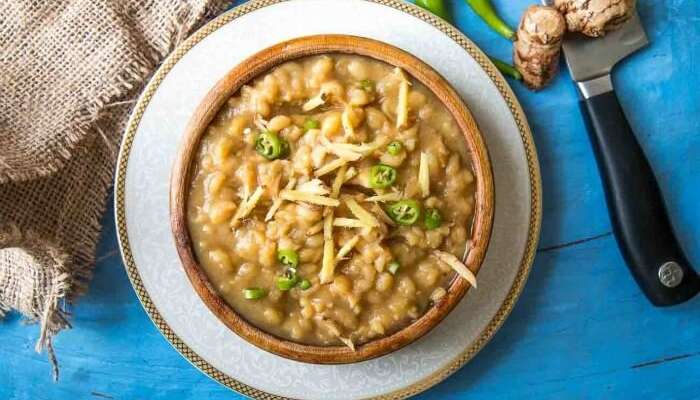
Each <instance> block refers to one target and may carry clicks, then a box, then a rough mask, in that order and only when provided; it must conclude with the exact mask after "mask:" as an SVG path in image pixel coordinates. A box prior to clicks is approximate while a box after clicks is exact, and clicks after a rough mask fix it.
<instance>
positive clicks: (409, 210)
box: [387, 199, 421, 225]
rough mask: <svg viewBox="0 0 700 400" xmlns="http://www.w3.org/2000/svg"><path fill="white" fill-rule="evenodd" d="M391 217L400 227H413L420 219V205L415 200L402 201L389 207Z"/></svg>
mask: <svg viewBox="0 0 700 400" xmlns="http://www.w3.org/2000/svg"><path fill="white" fill-rule="evenodd" d="M387 211H388V214H389V217H391V219H392V220H394V222H396V223H397V224H400V225H413V224H414V223H416V221H418V218H419V217H420V214H421V213H420V204H418V202H417V201H415V200H411V199H408V200H401V201H397V202H396V203H394V204H392V205H390V206H389V209H388V210H387Z"/></svg>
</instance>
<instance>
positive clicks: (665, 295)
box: [544, 0, 700, 306]
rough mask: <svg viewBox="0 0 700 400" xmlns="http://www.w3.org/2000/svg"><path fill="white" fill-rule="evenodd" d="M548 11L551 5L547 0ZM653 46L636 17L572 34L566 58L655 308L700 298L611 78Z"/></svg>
mask: <svg viewBox="0 0 700 400" xmlns="http://www.w3.org/2000/svg"><path fill="white" fill-rule="evenodd" d="M544 3H545V4H546V5H551V4H552V0H545V1H544ZM648 43H649V41H648V39H647V36H646V33H645V32H644V28H643V26H642V23H641V21H640V20H639V16H638V15H637V13H636V12H635V13H634V15H633V16H632V18H631V19H630V20H629V21H627V22H626V23H625V24H624V25H623V26H621V27H620V28H619V29H618V30H616V31H613V32H609V33H608V34H607V35H605V36H603V37H601V38H595V39H594V38H588V37H584V36H583V35H580V34H571V33H570V34H568V35H567V36H566V37H565V38H564V41H563V45H562V46H563V53H564V57H565V59H566V64H567V66H568V68H569V72H570V73H571V77H572V78H573V80H574V81H575V82H576V85H577V87H578V89H579V92H580V95H581V101H580V106H581V113H582V114H583V117H584V121H585V123H586V126H587V130H588V134H589V137H590V140H591V144H592V147H593V151H594V153H595V156H596V160H597V163H598V169H599V170H600V174H601V180H602V183H603V189H604V191H605V197H606V202H607V204H608V211H609V214H610V221H611V223H612V228H613V232H614V233H615V239H616V240H617V243H618V246H619V248H620V252H621V253H622V256H623V258H624V260H625V263H626V264H627V267H628V268H629V270H630V272H631V273H632V276H633V277H634V279H635V280H636V281H637V284H638V285H639V286H640V288H641V289H642V292H644V294H645V295H646V296H647V298H648V299H649V300H650V301H651V303H652V304H654V305H656V306H670V305H674V304H680V303H683V302H685V301H687V300H689V299H691V298H692V297H694V296H695V295H696V294H697V293H698V292H700V278H698V275H697V273H696V272H695V270H694V269H693V268H692V267H691V266H690V263H689V262H688V258H687V257H686V256H685V254H684V252H683V250H682V248H681V245H680V243H679V241H678V239H677V238H676V236H675V234H674V231H673V227H672V225H671V222H670V219H669V217H668V213H667V211H666V206H665V203H664V200H663V196H662V195H661V190H660V188H659V185H658V183H657V181H656V178H655V177H654V173H653V171H652V169H651V165H650V164H649V161H648V160H647V158H646V156H645V155H644V151H643V149H642V147H641V146H640V144H639V142H638V141H637V139H636V137H635V135H634V132H633V131H632V128H631V127H630V125H629V122H628V121H627V117H626V116H625V113H624V111H623V109H622V106H621V105H620V101H619V99H618V98H617V95H616V94H615V88H614V86H613V82H612V79H611V78H610V74H611V72H612V70H613V67H614V66H615V65H616V64H617V63H618V62H619V61H620V60H622V59H624V58H625V57H627V56H629V55H631V54H633V53H634V52H636V51H637V50H639V49H641V48H642V47H644V46H646V45H647V44H648Z"/></svg>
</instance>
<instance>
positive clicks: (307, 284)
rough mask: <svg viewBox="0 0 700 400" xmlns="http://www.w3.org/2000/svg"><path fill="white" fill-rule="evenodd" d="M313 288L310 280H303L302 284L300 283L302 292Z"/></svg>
mask: <svg viewBox="0 0 700 400" xmlns="http://www.w3.org/2000/svg"><path fill="white" fill-rule="evenodd" d="M310 287H311V281H310V280H308V279H302V280H301V282H299V289H301V290H306V289H308V288H310Z"/></svg>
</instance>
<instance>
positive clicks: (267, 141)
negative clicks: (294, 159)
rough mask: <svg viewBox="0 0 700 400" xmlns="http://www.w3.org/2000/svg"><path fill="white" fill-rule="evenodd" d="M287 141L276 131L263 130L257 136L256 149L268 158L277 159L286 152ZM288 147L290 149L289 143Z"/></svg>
mask: <svg viewBox="0 0 700 400" xmlns="http://www.w3.org/2000/svg"><path fill="white" fill-rule="evenodd" d="M285 143H286V141H285V140H283V139H280V138H279V136H277V134H276V133H275V132H273V131H261V132H260V133H258V136H257V137H256V138H255V151H257V152H258V154H260V155H261V156H263V157H265V158H267V159H268V160H275V159H277V158H279V157H280V156H282V155H283V154H284V151H285ZM286 147H287V149H288V147H289V144H286Z"/></svg>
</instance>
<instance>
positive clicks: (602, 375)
mask: <svg viewBox="0 0 700 400" xmlns="http://www.w3.org/2000/svg"><path fill="white" fill-rule="evenodd" d="M450 3H451V5H452V6H453V7H452V8H453V11H454V13H455V15H456V20H457V25H458V27H459V28H460V29H461V30H462V31H464V32H465V33H466V34H467V35H468V36H470V37H471V38H472V39H473V40H474V41H475V42H476V43H477V44H479V45H480V46H481V47H482V48H483V49H484V50H486V51H487V52H489V53H491V54H493V55H495V56H499V57H501V58H504V59H510V48H509V44H508V43H507V42H505V41H504V40H503V39H501V38H500V37H498V36H496V35H495V34H494V33H492V32H490V31H489V30H488V29H487V28H486V27H485V25H483V23H482V22H481V21H480V20H478V19H477V18H475V17H474V16H473V15H472V13H471V12H470V11H469V10H468V8H467V7H466V5H465V4H464V3H463V2H462V1H461V0H452V1H450ZM494 3H495V4H496V5H497V6H498V8H499V9H500V10H501V11H502V13H503V15H504V18H505V19H506V20H507V21H509V22H510V23H512V24H515V23H516V22H517V19H518V16H519V14H520V12H521V11H522V10H523V9H524V8H525V7H526V6H527V5H528V4H529V3H531V1H526V0H507V1H506V0H494ZM639 9H640V14H641V18H642V20H643V22H644V24H645V27H646V29H647V32H648V34H649V37H650V40H651V45H650V46H649V47H648V48H646V49H645V50H643V51H642V52H640V53H639V54H637V55H636V56H635V57H633V58H631V59H630V60H627V61H626V62H624V63H623V64H622V65H621V66H620V67H619V68H618V70H617V71H616V73H615V82H616V84H617V87H618V92H619V96H620V98H621V101H622V103H623V105H624V107H625V108H626V110H627V113H628V116H629V119H630V122H631V125H632V126H633V127H634V128H635V129H636V131H637V135H638V138H639V140H640V142H641V143H642V145H643V147H644V148H645V150H646V151H647V154H648V156H649V158H650V160H651V163H652V165H653V166H654V169H655V171H656V173H657V175H658V178H659V181H660V185H661V187H662V189H663V191H664V194H665V196H666V199H667V203H668V206H669V210H670V214H671V218H672V220H673V223H674V226H675V228H676V230H677V231H678V234H679V236H680V237H681V238H682V241H683V243H684V245H685V248H686V251H687V253H688V255H689V257H690V259H691V260H692V261H693V263H694V264H695V265H696V266H700V241H699V240H698V238H700V206H698V204H699V203H700V74H698V72H699V71H700V69H699V68H700V67H698V64H699V63H700V45H698V43H697V40H698V37H700V2H697V1H695V0H666V1H655V0H640V1H639ZM513 86H514V88H515V91H516V93H517V95H518V97H519V99H520V100H521V101H522V103H523V106H524V107H525V110H526V112H527V115H528V117H529V120H530V123H531V125H532V128H533V131H534V134H535V139H536V142H537V146H538V152H539V156H540V160H541V163H542V173H543V181H544V221H543V231H542V240H541V244H540V251H539V252H538V256H537V259H536V260H535V266H534V268H533V272H532V275H531V277H530V281H529V282H528V284H527V286H526V288H525V291H524V293H523V296H522V298H521V300H520V302H519V303H518V305H517V306H516V308H515V310H514V312H513V314H512V315H511V317H510V318H509V319H508V320H507V321H506V323H505V325H504V327H503V328H502V329H501V331H500V332H499V333H498V334H497V335H496V337H495V339H494V340H493V341H492V342H491V343H490V344H489V345H488V346H487V347H486V348H485V349H484V350H483V351H482V352H481V353H480V354H479V355H478V356H477V357H476V358H475V359H474V360H473V361H472V362H471V363H470V364H468V365H467V366H466V367H464V368H463V369H461V370H460V371H458V372H457V373H456V374H455V375H453V376H452V377H451V378H449V379H448V380H446V381H445V382H443V383H442V384H440V385H438V386H437V387H436V388H434V389H432V390H430V391H428V392H426V393H424V394H422V395H420V396H419V397H420V398H422V399H511V398H518V397H521V398H537V399H588V398H592V399H599V398H606V399H607V398H610V399H618V398H633V399H643V398H654V399H697V398H699V397H700V298H696V299H694V300H692V301H690V302H688V303H686V304H683V305H681V306H678V307H674V308H669V309H657V308H653V307H652V306H651V305H650V304H649V303H648V302H647V301H646V299H645V298H644V297H643V295H642V294H641V293H640V292H639V289H638V288H637V287H636V285H635V284H634V283H633V281H632V280H631V278H630V276H629V274H628V272H627V270H626V269H625V267H624V265H623V263H622V259H621V257H620V255H619V252H618V250H617V247H616V245H615V241H614V238H613V237H612V236H611V234H610V222H609V220H608V217H607V211H606V209H605V204H604V200H603V193H602V188H601V186H600V180H599V177H598V172H597V169H596V166H595V162H594V159H593V155H592V152H591V148H590V145H589V143H588V140H587V137H586V133H585V130H584V127H583V125H582V122H581V117H580V115H579V112H578V108H577V107H578V106H577V97H576V92H575V91H574V88H573V86H572V84H571V82H570V79H569V76H568V74H567V73H563V74H561V75H560V76H559V77H558V78H557V80H556V81H555V82H554V85H553V86H552V87H550V88H548V89H546V90H545V91H543V92H541V93H537V94H533V93H530V92H528V91H527V90H526V89H524V88H523V87H521V86H520V85H519V84H514V85H513ZM110 207H111V206H110ZM111 213H112V211H111V208H110V210H109V211H108V212H107V213H106V214H105V218H104V224H105V228H104V232H103V237H102V240H101V242H100V248H99V262H98V265H97V267H96V269H95V277H94V280H93V283H92V286H91V288H90V292H89V294H88V295H87V296H85V297H84V298H82V299H81V300H80V302H79V304H78V306H77V307H75V309H74V314H73V317H72V322H73V325H74V327H75V329H72V330H69V331H66V332H63V333H61V334H60V335H59V336H58V338H57V339H56V351H57V353H58V357H59V361H60V363H61V379H60V381H59V382H58V383H57V384H53V383H51V378H50V368H49V366H48V362H47V361H46V357H45V355H39V354H36V353H35V352H34V350H33V348H34V343H35V340H36V338H37V336H38V328H37V327H36V326H26V325H24V324H23V323H22V321H21V319H20V318H19V317H18V316H17V315H14V314H11V315H10V316H9V317H8V318H7V319H6V320H5V321H4V323H0V399H13V400H14V399H17V400H20V399H22V400H24V399H31V400H41V399H91V398H92V399H201V398H207V399H224V398H225V399H231V398H241V396H237V395H235V394H233V393H231V392H229V391H228V390H227V389H225V388H223V387H222V386H220V385H218V384H217V383H215V382H213V381H211V380H210V379H209V378H207V377H206V376H205V375H203V374H201V373H200V372H199V371H197V370H196V369H195V368H193V367H192V366H191V365H190V364H189V363H187V361H185V360H184V359H183V358H182V357H181V356H180V355H179V354H178V353H177V352H176V351H175V350H173V349H172V348H171V347H170V345H169V344H168V343H167V342H166V341H165V340H164V339H163V338H162V337H161V335H160V334H159V333H158V331H157V330H156V328H155V327H154V326H153V325H152V324H151V322H150V320H149V319H148V317H147V315H146V314H145V312H144V311H143V310H142V308H141V306H140V304H139V303H138V300H137V298H136V295H135V294H134V292H133V290H132V289H131V286H130V285H129V282H128V279H127V277H126V274H125V272H124V269H123V266H122V264H121V260H120V258H119V255H118V252H117V243H116V237H115V232H114V219H113V217H112V214H111Z"/></svg>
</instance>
